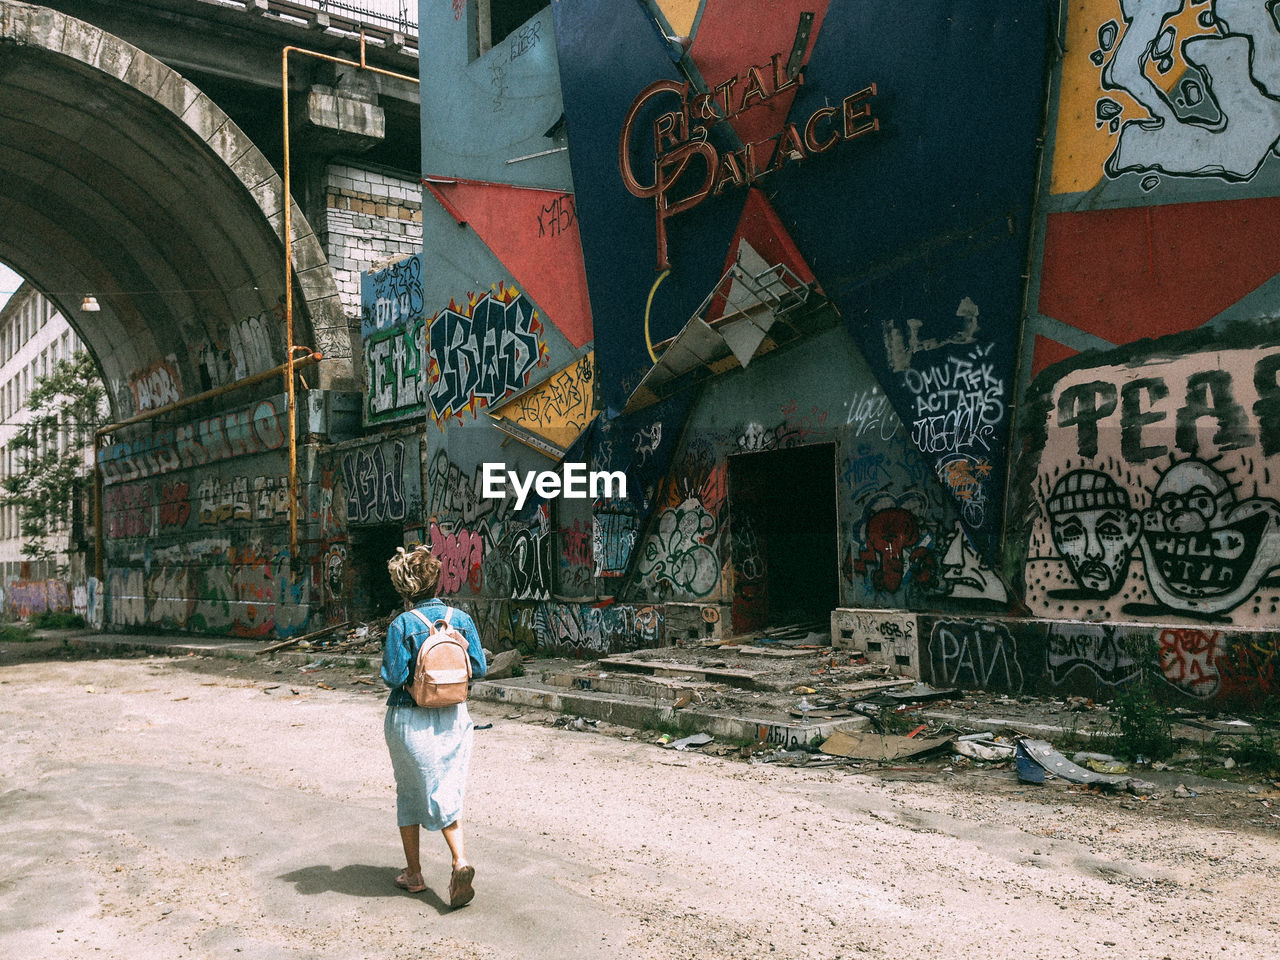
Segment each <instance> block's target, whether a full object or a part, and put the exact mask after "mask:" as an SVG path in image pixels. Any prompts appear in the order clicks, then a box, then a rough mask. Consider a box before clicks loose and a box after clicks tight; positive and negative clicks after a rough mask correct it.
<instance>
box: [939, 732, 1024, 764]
mask: <svg viewBox="0 0 1280 960" xmlns="http://www.w3.org/2000/svg"><path fill="white" fill-rule="evenodd" d="M954 749H955V752H956V753H958V754H960V756H962V757H968V758H969V759H970V760H985V761H987V762H988V763H1002V762H1004V761H1006V760H1012V759H1013V757H1014V754H1015V753H1016V752H1017V750H1016V748H1015V747H1014V745H1013V744H1011V743H1004V742H1001V741H1000V740H998V739H995V738H992V736H991V734H989V733H982V734H977V735H976V737H975V736H967V737H958V738H957V739H956V744H955V747H954Z"/></svg>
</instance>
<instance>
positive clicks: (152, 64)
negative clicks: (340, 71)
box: [0, 0, 359, 418]
mask: <svg viewBox="0 0 1280 960" xmlns="http://www.w3.org/2000/svg"><path fill="white" fill-rule="evenodd" d="M0 171H3V175H0V261H3V262H6V263H8V264H10V265H11V266H13V268H14V269H16V270H17V271H18V272H20V273H21V274H23V275H24V276H25V277H27V278H28V279H29V280H30V281H31V282H33V283H34V284H35V285H36V286H37V287H39V288H41V289H42V290H45V291H48V293H49V296H50V298H51V299H53V300H54V302H56V303H57V304H58V306H59V307H60V308H61V310H62V312H63V314H64V315H65V316H67V317H68V318H70V319H71V322H72V324H73V325H74V326H75V327H76V329H77V332H78V333H79V335H80V337H81V339H82V340H83V341H84V342H85V343H86V344H87V345H88V347H89V349H90V351H91V352H92V353H93V354H94V356H95V357H96V358H97V360H98V363H99V365H100V367H101V370H102V374H103V377H104V379H105V381H106V384H107V390H108V395H109V397H110V400H111V404H112V413H113V415H114V416H115V417H116V418H121V417H125V416H129V415H131V414H133V413H135V412H137V405H138V400H137V396H136V395H135V393H134V391H133V390H132V389H131V386H132V385H133V384H134V383H135V382H136V381H137V380H138V378H140V377H145V376H147V375H148V373H149V372H150V371H152V370H153V369H154V368H155V367H156V366H157V365H161V364H163V365H165V366H166V368H167V369H168V370H169V371H170V372H172V373H175V374H176V379H177V380H179V381H180V382H179V383H177V384H176V385H175V386H176V387H177V390H178V392H179V393H180V394H181V396H183V397H187V396H193V395H195V394H198V393H200V392H202V391H204V390H207V389H210V388H213V387H219V386H224V385H226V384H228V383H231V382H233V381H235V380H237V379H240V378H242V377H244V376H247V375H251V374H254V373H258V372H261V371H262V370H266V369H270V368H271V367H273V366H275V365H277V364H280V363H283V362H284V360H285V333H284V324H283V322H282V321H281V319H280V317H281V315H282V307H281V304H282V303H283V295H284V282H283V272H284V263H283V256H284V244H283V240H282V238H283V220H284V207H283V202H284V199H283V185H282V183H281V180H280V178H279V176H277V174H276V172H275V170H274V169H273V168H272V166H271V165H270V163H268V161H267V160H266V158H265V157H264V156H263V155H262V153H261V152H260V151H259V150H258V148H257V147H256V146H254V144H253V143H252V142H251V141H250V140H249V139H248V137H246V136H245V134H244V133H243V132H242V131H241V130H240V129H239V128H238V127H237V126H236V124H235V123H233V122H232V121H231V120H230V119H229V118H228V116H227V115H226V114H225V113H224V112H223V111H222V110H221V109H219V107H218V106H216V105H215V104H214V103H213V102H212V101H211V100H210V99H209V98H208V97H207V96H206V95H205V94H203V93H202V92H201V91H200V90H199V89H197V88H196V87H195V86H194V85H193V84H191V83H190V82H188V81H187V80H185V79H183V78H182V77H181V76H180V75H178V74H177V73H176V72H175V71H173V70H171V69H170V68H169V67H167V66H165V65H164V64H163V63H161V62H160V61H159V60H157V59H155V58H153V57H151V56H149V55H148V54H146V53H144V52H143V51H142V50H140V49H138V48H137V47H134V46H132V45H130V44H128V43H126V42H124V41H122V40H120V39H119V38H117V37H115V36H112V35H110V34H108V33H105V32H104V31H103V30H101V29H99V28H98V27H95V26H92V25H91V24H88V23H85V22H83V21H80V20H76V19H74V18H72V17H68V16H66V15H64V14H62V13H59V12H56V11H54V10H50V9H48V8H45V7H41V6H38V5H34V4H29V3H20V2H14V0H0ZM291 217H292V227H293V229H292V233H293V269H294V275H295V278H296V279H295V294H294V305H295V306H294V326H295V342H297V343H299V344H304V345H307V346H310V347H313V348H314V349H316V350H319V351H321V352H322V353H323V354H324V356H325V361H324V363H323V364H322V365H321V371H320V375H319V378H318V384H316V383H315V381H316V379H317V378H315V377H314V376H313V377H312V380H313V385H319V386H321V387H329V388H335V389H344V388H350V387H352V386H354V385H355V384H356V383H358V378H359V374H358V372H357V371H356V369H355V365H354V362H353V359H352V358H353V349H352V342H353V341H352V331H351V330H350V328H349V324H348V321H347V320H346V318H345V316H344V312H343V309H342V306H341V303H340V300H339V295H338V289H337V286H336V284H335V282H334V279H333V275H332V273H331V270H330V268H329V264H328V261H327V259H326V257H325V254H324V252H323V249H322V247H321V245H320V243H319V241H318V240H317V238H316V236H315V233H314V231H313V230H312V229H311V227H310V226H309V225H308V223H307V221H306V219H305V218H304V217H303V215H302V213H301V211H300V210H299V209H298V206H297V204H296V203H295V204H294V205H293V208H292V214H291ZM86 295H93V296H95V297H96V298H97V300H98V302H99V304H100V305H101V310H100V312H98V313H92V314H86V313H82V312H81V311H80V309H79V307H80V304H81V300H82V298H83V297H84V296H86Z"/></svg>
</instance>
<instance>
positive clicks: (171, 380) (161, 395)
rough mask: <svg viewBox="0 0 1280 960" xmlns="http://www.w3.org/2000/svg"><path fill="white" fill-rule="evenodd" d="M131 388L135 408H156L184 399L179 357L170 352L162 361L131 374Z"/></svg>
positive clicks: (141, 409)
mask: <svg viewBox="0 0 1280 960" xmlns="http://www.w3.org/2000/svg"><path fill="white" fill-rule="evenodd" d="M129 390H130V392H132V393H133V405H134V409H135V410H136V411H138V412H139V413H141V412H142V411H144V410H155V409H156V408H157V407H163V406H165V405H166V404H170V403H177V402H178V401H179V400H181V399H182V375H181V374H180V373H179V372H178V358H177V356H175V355H174V354H172V353H171V354H169V355H168V356H167V357H165V358H164V360H163V361H161V362H160V363H155V364H152V365H151V366H149V367H147V368H145V369H143V370H138V371H136V372H134V373H131V374H130V375H129Z"/></svg>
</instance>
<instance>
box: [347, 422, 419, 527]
mask: <svg viewBox="0 0 1280 960" xmlns="http://www.w3.org/2000/svg"><path fill="white" fill-rule="evenodd" d="M411 466H412V465H411ZM416 473H417V471H416V470H409V471H406V461H405V441H404V440H399V439H397V440H391V441H383V442H382V443H376V444H373V445H371V446H368V447H360V448H358V449H356V450H352V451H350V452H348V453H344V454H343V456H342V478H343V480H344V482H345V483H346V488H347V522H348V523H389V522H392V521H396V520H404V518H405V516H406V515H407V514H406V499H405V482H406V480H405V478H406V475H407V474H409V475H412V474H416Z"/></svg>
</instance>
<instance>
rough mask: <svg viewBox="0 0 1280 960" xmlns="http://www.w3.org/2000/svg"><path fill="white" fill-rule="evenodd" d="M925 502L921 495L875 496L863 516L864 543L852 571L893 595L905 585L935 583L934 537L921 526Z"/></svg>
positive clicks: (861, 535) (861, 534) (862, 531)
mask: <svg viewBox="0 0 1280 960" xmlns="http://www.w3.org/2000/svg"><path fill="white" fill-rule="evenodd" d="M923 510H924V501H923V500H922V498H920V497H919V496H917V495H914V494H907V495H905V496H904V497H902V498H895V497H892V496H890V495H888V494H882V495H879V496H877V497H875V498H874V499H873V500H872V501H871V503H870V504H868V506H867V508H866V510H865V511H864V513H863V520H862V527H861V530H860V536H859V541H860V542H861V543H862V544H863V547H862V549H861V550H860V552H859V553H858V556H857V559H856V560H854V561H853V564H852V569H853V572H854V573H856V574H857V575H858V576H859V577H865V578H866V579H867V581H868V582H869V583H870V584H871V586H872V588H873V589H875V590H876V591H882V592H887V593H893V592H894V591H896V590H898V589H900V588H901V587H902V586H903V584H904V583H906V582H908V581H915V582H916V583H920V584H928V583H932V582H933V580H934V576H935V573H936V570H935V558H934V552H933V537H932V535H931V534H930V532H929V531H928V530H927V529H926V528H925V527H924V526H923V525H922V524H921V522H920V518H919V515H920V514H921V513H922V512H923Z"/></svg>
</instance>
